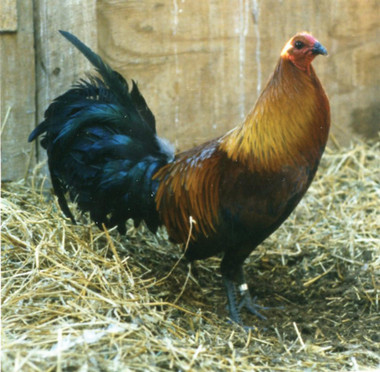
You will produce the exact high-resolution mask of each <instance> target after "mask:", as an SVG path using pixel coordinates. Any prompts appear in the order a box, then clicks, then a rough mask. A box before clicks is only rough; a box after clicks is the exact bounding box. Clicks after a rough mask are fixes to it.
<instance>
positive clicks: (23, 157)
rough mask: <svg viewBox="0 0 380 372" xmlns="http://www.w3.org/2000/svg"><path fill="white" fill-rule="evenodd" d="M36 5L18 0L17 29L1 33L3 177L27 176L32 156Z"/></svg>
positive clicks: (0, 71)
mask: <svg viewBox="0 0 380 372" xmlns="http://www.w3.org/2000/svg"><path fill="white" fill-rule="evenodd" d="M32 5H33V3H32V2H31V1H23V0H18V2H17V7H18V12H17V13H18V17H19V19H18V26H17V32H12V33H2V34H0V55H1V60H0V74H1V75H0V85H1V92H0V101H1V104H0V121H1V128H2V130H1V132H2V133H1V170H2V173H1V179H2V180H13V179H19V178H21V177H23V176H24V175H25V171H26V166H27V164H28V161H29V157H30V149H31V146H30V145H29V144H28V143H27V137H28V134H29V132H30V131H31V130H32V129H33V127H34V124H35V71H34V58H35V54H34V48H33V6H32ZM7 114H9V115H7ZM6 117H7V120H5V119H6Z"/></svg>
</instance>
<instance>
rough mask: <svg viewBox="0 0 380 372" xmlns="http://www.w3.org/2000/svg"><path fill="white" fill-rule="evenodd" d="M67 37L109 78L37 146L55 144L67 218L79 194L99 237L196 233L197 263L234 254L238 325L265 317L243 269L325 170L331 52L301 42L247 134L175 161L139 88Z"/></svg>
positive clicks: (80, 94)
mask: <svg viewBox="0 0 380 372" xmlns="http://www.w3.org/2000/svg"><path fill="white" fill-rule="evenodd" d="M62 34H63V35H64V36H65V37H66V38H67V39H68V40H70V41H71V42H72V43H73V44H74V45H75V46H76V47H77V48H78V49H79V50H80V51H81V52H82V53H84V54H85V56H86V57H87V58H88V59H89V60H90V61H91V62H92V63H93V64H94V66H95V67H96V69H97V70H98V72H99V73H100V75H101V77H102V80H101V79H99V78H92V79H91V80H90V81H89V82H84V81H82V82H81V83H80V84H78V85H77V86H75V87H73V88H72V89H71V90H69V91H68V92H66V93H65V94H63V95H62V96H60V97H58V98H57V99H56V100H55V101H54V102H53V103H52V104H51V105H50V107H49V108H48V110H47V111H46V113H45V121H44V122H42V123H41V124H40V125H39V126H38V127H37V128H36V129H35V130H34V131H33V133H32V134H31V136H30V140H33V139H35V138H36V137H37V136H38V135H40V134H42V133H46V134H45V137H44V139H43V140H42V145H43V147H45V148H46V149H47V152H48V159H49V169H50V173H51V177H52V183H53V186H54V189H55V193H56V194H57V196H58V200H59V203H60V206H61V208H62V210H63V211H64V212H65V214H66V215H67V216H69V217H70V218H71V219H72V220H73V221H74V218H73V216H72V214H71V212H70V210H69V208H68V206H67V202H66V199H65V193H66V192H67V191H69V193H70V196H71V198H72V199H73V200H74V199H75V200H76V202H77V203H78V205H79V208H80V209H81V210H82V211H88V212H90V215H91V218H92V219H93V220H94V221H95V222H96V223H97V224H98V225H99V226H101V225H102V224H105V225H106V226H107V227H112V226H118V229H119V231H120V232H121V233H125V222H126V220H127V219H129V218H132V219H134V221H135V224H138V223H139V222H140V221H141V220H144V221H145V222H146V224H147V226H148V227H149V228H150V229H151V230H152V231H156V229H157V227H158V226H159V225H164V226H165V227H166V228H167V230H168V234H169V236H170V238H171V240H172V241H174V242H176V243H184V242H186V241H187V240H188V238H189V233H190V231H191V239H190V243H189V246H188V249H187V252H186V255H187V257H188V258H189V259H190V260H197V259H203V258H207V257H210V256H214V255H216V254H219V253H223V260H222V263H221V270H222V276H223V280H224V284H225V286H226V290H227V295H228V303H229V309H230V315H231V317H232V319H233V320H235V321H237V322H239V323H241V319H240V314H239V308H240V306H245V307H247V309H248V310H250V311H251V312H253V313H256V314H257V312H256V309H255V305H254V303H253V301H252V300H251V297H250V295H249V291H248V286H247V284H246V282H245V279H244V274H243V270H242V265H243V262H244V260H245V259H246V258H247V256H248V255H249V254H250V253H251V252H252V250H253V249H254V248H255V247H256V246H257V245H258V244H260V243H261V242H262V241H263V240H264V239H266V238H267V237H268V236H269V235H270V234H271V233H272V232H273V231H275V230H276V229H277V228H278V227H279V226H280V225H281V223H282V222H283V221H284V220H285V219H286V218H287V217H288V216H289V214H290V213H291V212H292V211H293V209H294V208H295V207H296V205H297V204H298V202H299V201H300V200H301V198H302V196H303V195H304V194H305V192H306V190H307V189H308V187H309V185H310V183H311V181H312V179H313V177H314V175H315V172H316V170H317V167H318V164H319V161H320V158H321V156H322V153H323V150H324V147H325V145H326V141H327V136H328V131H329V126H330V111H329V104H328V100H327V97H326V95H325V93H324V91H323V88H322V86H321V84H320V82H319V80H318V78H317V76H316V74H315V72H314V70H313V68H312V66H311V61H312V60H313V58H314V57H315V56H316V55H317V54H327V52H326V50H325V49H324V48H323V47H322V46H321V44H320V43H319V42H318V41H317V40H315V39H314V38H313V37H312V36H311V35H309V34H306V33H302V34H297V35H296V36H295V37H293V38H292V39H291V40H290V41H289V42H288V44H287V45H286V46H285V47H284V49H283V51H282V54H281V58H280V60H279V62H278V64H277V66H276V69H275V71H274V73H273V75H272V77H271V78H270V80H269V81H268V83H267V86H266V87H265V89H264V90H263V92H262V94H261V95H260V97H259V99H258V100H257V102H256V105H255V106H254V108H253V109H252V111H251V113H250V114H249V115H248V116H247V118H246V120H245V121H244V123H243V124H242V125H241V126H239V127H237V128H235V129H233V130H231V131H230V132H228V133H227V134H226V135H225V136H223V137H220V138H217V139H215V140H213V141H210V142H207V143H205V144H203V145H201V146H198V147H196V148H193V149H191V150H189V151H186V152H183V153H180V154H178V155H176V156H174V153H173V150H172V148H171V146H170V145H169V144H168V143H167V142H166V141H164V140H162V139H160V138H159V137H157V135H156V129H155V119H154V116H153V114H152V113H151V111H150V109H149V108H148V106H147V104H146V102H145V100H144V98H143V97H142V95H141V94H140V92H139V90H138V88H137V86H136V85H135V83H133V86H132V89H131V90H129V87H128V84H127V82H126V81H125V80H124V79H123V78H122V77H121V76H120V75H119V74H118V73H117V72H115V71H113V70H112V69H111V68H110V67H109V66H108V65H106V64H104V62H103V61H102V60H101V59H100V57H99V56H97V55H96V54H95V53H93V52H92V51H91V50H90V49H89V48H87V47H86V46H85V45H84V44H83V43H81V42H80V41H79V40H78V39H77V38H75V37H74V36H72V35H71V34H69V33H66V32H62ZM191 219H192V220H193V221H194V222H195V223H194V224H192V226H191V227H190V225H191ZM237 289H239V290H240V293H241V295H242V303H241V305H239V304H238V303H237Z"/></svg>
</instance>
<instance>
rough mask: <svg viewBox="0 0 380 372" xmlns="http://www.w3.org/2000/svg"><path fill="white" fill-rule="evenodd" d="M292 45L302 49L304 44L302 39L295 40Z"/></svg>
mask: <svg viewBox="0 0 380 372" xmlns="http://www.w3.org/2000/svg"><path fill="white" fill-rule="evenodd" d="M294 46H295V48H296V49H302V48H303V47H304V46H305V44H304V43H303V42H302V41H296V42H295V43H294Z"/></svg>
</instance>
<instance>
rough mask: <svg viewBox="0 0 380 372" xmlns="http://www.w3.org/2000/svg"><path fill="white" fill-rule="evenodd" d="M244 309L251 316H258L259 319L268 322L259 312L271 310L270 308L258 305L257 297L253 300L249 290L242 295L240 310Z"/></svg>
mask: <svg viewBox="0 0 380 372" xmlns="http://www.w3.org/2000/svg"><path fill="white" fill-rule="evenodd" d="M242 307H245V308H246V309H247V310H248V311H249V312H250V313H251V314H253V315H256V316H257V317H258V318H260V319H263V320H266V319H267V317H266V316H264V315H262V314H260V313H259V311H258V310H268V309H270V308H269V307H265V306H260V305H258V304H257V303H256V297H254V298H252V297H251V295H250V294H249V291H248V290H247V291H246V292H245V293H244V294H243V295H242V299H241V301H240V303H239V306H238V308H239V310H240V309H241V308H242Z"/></svg>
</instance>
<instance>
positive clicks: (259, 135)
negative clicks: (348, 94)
mask: <svg viewBox="0 0 380 372" xmlns="http://www.w3.org/2000/svg"><path fill="white" fill-rule="evenodd" d="M329 126H330V109H329V103H328V99H327V97H326V94H325V93H324V91H323V88H322V86H321V84H320V82H319V80H318V78H317V76H316V74H315V72H314V70H313V67H312V66H310V70H309V71H306V72H305V71H301V70H299V69H298V68H297V67H295V66H294V65H293V64H292V63H291V62H290V61H288V60H283V59H280V61H279V63H278V64H277V66H276V69H275V71H274V73H273V75H272V76H271V78H270V79H269V81H268V83H267V85H266V87H265V89H264V90H263V92H262V93H261V95H260V97H259V98H258V100H257V102H256V104H255V106H254V108H253V109H252V111H251V112H250V113H249V114H248V116H247V118H246V119H245V121H244V123H243V124H242V125H241V126H240V127H237V128H235V129H234V130H232V131H231V132H229V133H228V134H227V135H226V136H224V137H223V138H222V139H221V142H220V147H221V149H222V150H223V151H225V152H226V153H227V156H228V157H229V158H231V159H232V160H234V161H239V162H242V163H244V164H246V165H247V166H248V167H249V168H250V169H251V170H252V171H278V170H280V169H281V167H283V166H297V165H302V164H310V162H313V161H318V160H319V158H320V156H321V154H322V151H323V149H324V147H325V144H326V141H327V135H328V131H329Z"/></svg>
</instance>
